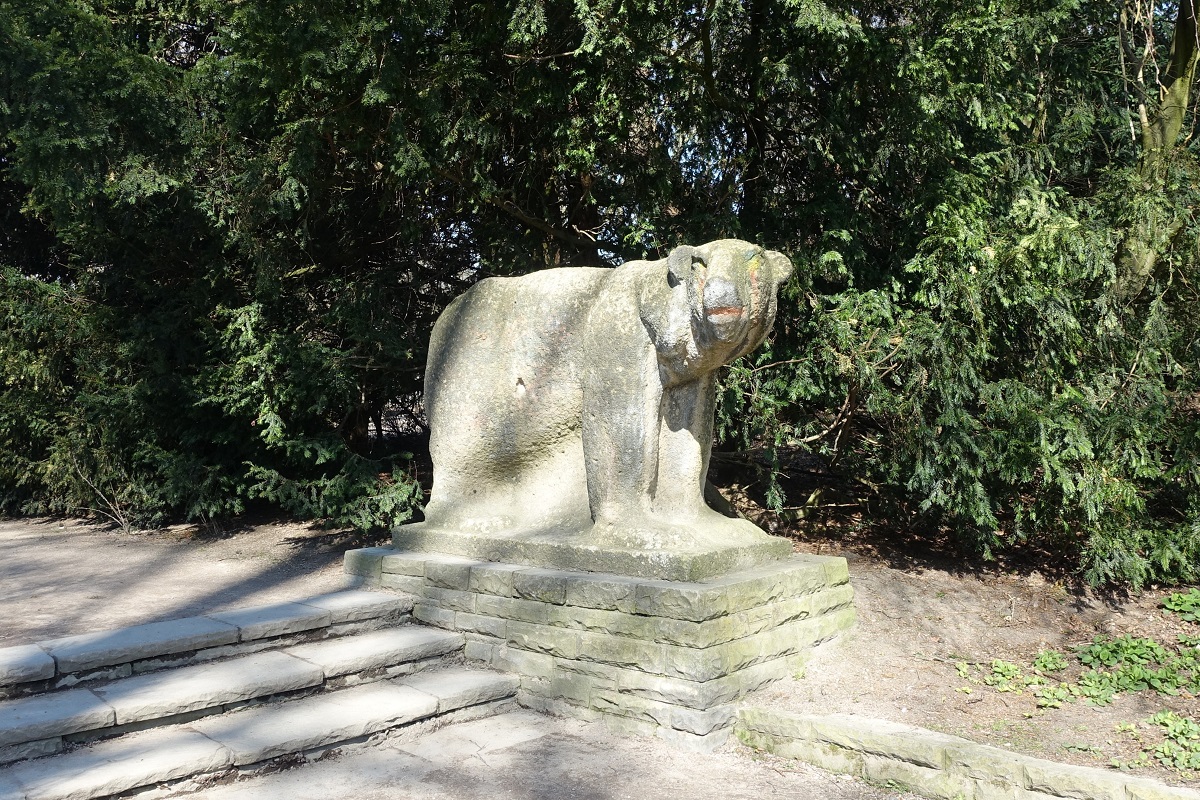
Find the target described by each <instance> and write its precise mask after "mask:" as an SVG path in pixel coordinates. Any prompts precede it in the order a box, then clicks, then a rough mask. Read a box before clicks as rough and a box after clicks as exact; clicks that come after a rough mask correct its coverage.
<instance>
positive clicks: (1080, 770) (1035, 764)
mask: <svg viewBox="0 0 1200 800" xmlns="http://www.w3.org/2000/svg"><path fill="white" fill-rule="evenodd" d="M1125 782H1126V781H1125V777H1124V776H1123V775H1116V774H1113V773H1112V772H1106V771H1105V770H1101V769H1095V768H1093V767H1078V766H1074V765H1072V764H1057V763H1055V762H1053V761H1044V760H1042V759H1040V758H1027V759H1025V786H1026V788H1028V789H1031V790H1032V791H1035V792H1043V793H1045V794H1054V795H1058V796H1059V797H1067V798H1074V799H1075V800H1126V797H1125Z"/></svg>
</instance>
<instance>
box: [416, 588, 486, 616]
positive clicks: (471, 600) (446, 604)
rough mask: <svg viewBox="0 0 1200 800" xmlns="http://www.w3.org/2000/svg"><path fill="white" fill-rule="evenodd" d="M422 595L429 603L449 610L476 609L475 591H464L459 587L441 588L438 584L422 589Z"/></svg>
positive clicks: (469, 610)
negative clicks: (458, 588)
mask: <svg viewBox="0 0 1200 800" xmlns="http://www.w3.org/2000/svg"><path fill="white" fill-rule="evenodd" d="M421 597H422V598H423V599H424V600H425V601H426V602H428V603H430V604H432V605H435V606H437V607H438V608H441V609H446V610H449V611H468V612H473V611H475V598H476V597H478V595H477V594H475V593H474V592H464V591H459V590H457V589H440V588H438V587H436V586H430V585H428V584H426V586H425V587H424V588H423V589H422V590H421Z"/></svg>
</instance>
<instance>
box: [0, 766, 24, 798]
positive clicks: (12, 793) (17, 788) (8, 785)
mask: <svg viewBox="0 0 1200 800" xmlns="http://www.w3.org/2000/svg"><path fill="white" fill-rule="evenodd" d="M0 797H2V798H4V800H25V790H24V789H22V788H21V785H20V784H18V783H17V782H16V781H15V780H14V779H13V778H12V776H10V775H8V774H7V773H6V772H0Z"/></svg>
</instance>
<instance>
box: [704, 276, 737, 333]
mask: <svg viewBox="0 0 1200 800" xmlns="http://www.w3.org/2000/svg"><path fill="white" fill-rule="evenodd" d="M745 313H746V307H745V305H744V304H743V302H742V298H741V295H740V294H739V292H738V289H737V286H736V285H735V284H734V283H733V281H730V280H728V279H726V278H709V279H708V280H707V281H705V282H704V316H705V317H707V318H708V320H709V321H710V322H713V323H715V324H716V325H717V326H719V327H724V326H726V325H733V324H734V323H737V322H739V321H740V320H741V318H742V316H743V315H744V314H745Z"/></svg>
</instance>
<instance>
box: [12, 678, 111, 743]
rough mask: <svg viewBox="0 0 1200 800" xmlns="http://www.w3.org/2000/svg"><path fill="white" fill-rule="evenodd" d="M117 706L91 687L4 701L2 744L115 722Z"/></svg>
mask: <svg viewBox="0 0 1200 800" xmlns="http://www.w3.org/2000/svg"><path fill="white" fill-rule="evenodd" d="M113 719H114V714H113V708H112V706H110V705H109V704H108V703H106V702H104V700H103V699H101V698H100V697H99V696H97V695H96V694H95V693H93V692H92V691H91V690H90V689H68V690H67V691H65V692H55V693H53V694H43V695H37V696H34V697H21V698H18V699H16V700H5V701H3V702H0V745H11V744H20V743H21V742H32V741H34V740H36V739H49V738H51V737H54V736H63V735H65V734H68V733H78V732H80V731H90V730H93V729H95V728H103V727H106V726H108V725H112V724H113Z"/></svg>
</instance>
